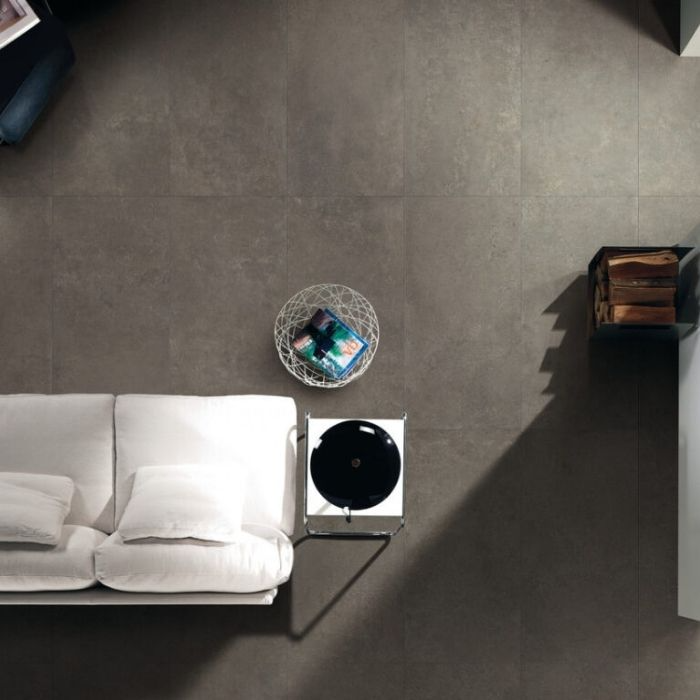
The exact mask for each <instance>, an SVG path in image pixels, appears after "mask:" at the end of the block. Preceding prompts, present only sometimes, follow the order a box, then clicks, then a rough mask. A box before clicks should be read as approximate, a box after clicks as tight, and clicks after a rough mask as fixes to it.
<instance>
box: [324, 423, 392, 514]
mask: <svg viewBox="0 0 700 700" xmlns="http://www.w3.org/2000/svg"><path fill="white" fill-rule="evenodd" d="M400 471H401V457H400V456H399V450H398V448H397V447H396V443H395V442H394V441H393V439H392V438H391V435H389V433H387V432H386V430H384V429H383V428H380V427H379V426H378V425H375V424H374V423H370V422H369V421H364V420H347V421H343V422H342V423H336V424H335V425H334V426H332V427H331V428H328V430H326V432H325V433H323V435H321V439H320V440H319V441H318V443H317V444H316V446H315V447H314V448H313V451H312V452H311V478H312V479H313V482H314V484H315V485H316V488H317V489H318V490H319V492H320V493H321V495H322V496H323V497H324V498H325V499H326V500H327V501H328V502H329V503H332V504H333V505H334V506H338V507H339V508H349V509H350V510H365V509H366V508H372V506H376V505H377V504H378V503H381V502H382V501H383V500H384V499H385V498H386V497H387V496H388V495H389V494H390V493H391V492H392V491H393V490H394V487H395V486H396V484H397V482H398V480H399V473H400Z"/></svg>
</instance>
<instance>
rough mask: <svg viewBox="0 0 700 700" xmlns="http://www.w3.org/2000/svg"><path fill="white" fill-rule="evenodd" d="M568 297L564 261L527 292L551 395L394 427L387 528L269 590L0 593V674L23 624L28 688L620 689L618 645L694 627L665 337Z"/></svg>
mask: <svg viewBox="0 0 700 700" xmlns="http://www.w3.org/2000/svg"><path fill="white" fill-rule="evenodd" d="M584 316H585V279H584V278H583V277H579V278H577V279H575V280H573V281H572V282H571V283H570V284H569V286H568V287H567V288H566V289H565V291H564V292H563V293H562V294H561V295H560V296H559V297H558V298H557V299H556V300H555V301H554V302H553V303H552V304H551V305H550V306H549V307H548V308H547V309H545V310H543V317H547V318H550V317H551V319H552V328H553V329H554V330H555V331H556V333H557V334H558V335H560V337H561V340H560V342H559V344H558V346H556V347H550V348H548V349H547V350H546V352H545V353H544V357H543V360H542V363H541V365H540V367H539V370H538V372H537V374H538V376H539V375H543V374H547V375H549V380H548V382H547V384H546V387H545V388H544V391H543V393H544V394H545V395H547V396H549V397H551V400H550V401H549V403H548V404H547V405H546V406H545V407H544V408H543V410H542V411H541V412H540V413H539V415H537V417H536V418H535V419H534V420H533V421H532V422H531V423H530V424H529V425H528V426H527V427H526V428H525V429H524V430H523V431H521V433H520V434H514V435H512V437H511V438H509V439H508V440H506V441H505V442H504V443H503V448H502V449H500V447H498V446H496V448H494V450H493V451H492V453H489V451H488V449H487V450H486V452H484V450H483V449H482V448H483V445H482V443H484V442H487V441H488V440H489V439H490V436H489V435H487V434H486V433H481V432H479V431H472V432H469V431H429V430H423V431H416V433H418V435H417V438H419V439H416V440H415V442H413V443H412V442H411V438H410V433H409V448H410V449H411V450H412V456H411V458H410V464H409V474H408V488H409V491H411V492H412V493H411V494H410V496H409V504H411V503H412V504H413V508H414V510H413V512H409V517H408V523H407V528H406V530H405V531H404V532H402V533H401V534H400V535H399V536H398V537H397V538H396V539H395V540H394V541H392V543H391V544H390V545H389V546H388V547H386V545H383V544H382V543H370V544H369V545H363V546H360V545H357V546H356V545H355V544H354V543H353V542H350V543H349V544H348V543H345V544H343V546H342V547H340V546H336V544H335V543H333V542H324V543H322V545H320V548H319V549H318V550H314V552H313V553H312V555H313V556H311V558H310V559H309V562H308V566H302V567H300V569H299V570H295V574H294V576H293V579H292V585H286V586H283V587H282V588H281V589H280V592H279V596H278V598H277V600H276V601H275V603H274V605H272V606H271V607H264V606H251V607H236V606H231V607H226V606H222V607H210V608H208V607H196V606H193V607H172V608H170V607H162V608H160V607H153V608H138V607H134V608H128V607H114V608H109V607H100V608H82V609H81V608H64V609H61V608H55V609H52V610H50V611H47V612H43V611H41V612H37V611H35V610H33V611H27V610H26V609H21V608H15V609H4V610H2V625H1V626H0V628H1V629H2V637H3V647H4V648H5V649H8V651H7V652H6V653H5V659H4V664H3V665H4V667H5V669H4V672H3V683H4V691H3V692H4V693H7V695H6V696H7V697H26V696H27V693H26V688H27V675H28V673H29V672H28V666H27V665H26V664H27V659H33V658H35V657H36V655H37V644H38V645H39V648H42V644H43V645H44V647H43V648H46V647H47V646H48V647H49V648H50V649H51V650H52V651H51V654H50V655H49V656H48V658H46V659H45V662H44V665H42V666H41V668H42V670H41V671H38V672H37V675H36V678H35V679H34V680H33V682H36V683H38V684H39V685H38V686H37V688H38V689H39V688H41V687H42V686H41V683H42V682H43V681H42V674H48V680H47V681H46V682H47V683H48V684H49V686H48V687H49V688H50V690H48V691H47V692H46V693H42V692H39V690H37V693H35V695H34V696H35V697H54V698H57V699H58V698H63V697H72V698H82V697H95V696H97V695H99V697H101V698H102V699H103V700H123V698H125V697H129V698H134V699H135V700H136V699H141V700H145V699H146V698H148V699H152V698H175V697H187V698H204V697H227V698H229V697H252V696H251V695H250V694H249V693H250V692H252V689H256V690H255V692H256V697H285V696H288V697H291V698H324V697H328V694H327V692H328V688H333V689H334V690H333V697H340V698H344V697H348V698H350V697H353V698H354V697H358V693H359V695H360V696H364V697H378V696H380V695H381V697H385V698H403V697H415V698H429V697H440V698H441V699H442V698H449V697H459V698H469V697H475V698H477V697H478V698H481V697H486V696H487V694H486V693H487V689H488V694H489V695H490V694H491V693H492V694H493V695H497V696H499V697H500V696H503V697H510V696H513V697H516V696H519V694H520V693H523V694H524V696H527V697H552V692H553V690H554V689H556V690H557V691H558V692H559V693H560V696H561V697H564V696H566V697H567V698H572V699H573V698H579V697H580V698H586V699H587V700H589V699H592V698H601V699H602V698H609V697H616V698H620V699H623V698H626V697H636V695H635V693H636V688H637V680H636V679H637V672H638V669H639V664H638V657H637V654H638V653H639V658H641V659H642V660H643V661H645V660H648V664H650V665H651V666H652V671H653V669H654V668H655V669H656V670H657V671H658V670H659V666H660V665H666V664H667V663H676V664H681V663H683V661H682V660H683V659H684V657H685V656H687V654H688V653H689V652H688V649H689V648H692V646H693V645H694V644H697V640H698V626H697V625H694V624H693V623H689V622H688V621H686V620H680V619H679V618H678V617H677V616H676V611H675V596H676V589H675V585H676V584H675V581H676V577H675V568H676V549H675V547H676V543H675V525H676V517H677V510H676V489H677V468H676V465H677V446H676V442H675V437H676V431H677V427H676V422H675V406H676V403H675V402H676V399H677V396H676V387H677V385H676V376H675V372H676V364H675V359H674V358H675V357H676V354H675V345H674V344H673V343H671V344H670V345H669V344H654V343H642V342H641V341H623V342H606V343H595V342H593V343H589V342H588V341H587V339H586V335H585V333H586V330H585V318H584ZM557 337H558V336H557ZM579 426H581V428H580V429H579ZM496 432H498V431H496ZM435 470H440V471H441V477H440V478H439V479H434V480H433V479H431V477H430V475H431V474H433V473H435ZM424 492H425V493H426V494H429V495H430V494H432V495H431V496H430V498H431V499H432V500H430V499H429V500H425V501H423V500H421V499H423V498H424ZM457 496H458V497H457ZM426 498H427V496H426ZM421 503H425V506H426V507H425V508H421V507H420V504H421ZM445 503H452V504H454V505H452V506H450V507H449V508H448V507H445V505H444V504H445ZM409 507H410V506H409ZM306 547H307V543H306V542H304V543H303V544H302V545H301V546H300V547H299V548H298V553H299V552H301V550H303V549H304V548H306ZM404 549H405V556H404ZM302 558H303V557H302ZM299 607H301V608H302V610H301V611H300V610H299V609H297V608H299ZM638 626H639V636H638ZM49 640H50V641H49ZM239 640H240V642H241V643H242V644H243V643H244V644H245V650H242V651H241V652H240V653H237V651H238V648H239V647H238V643H239ZM302 640H303V641H302ZM669 640H672V642H670V641H669ZM669 650H672V655H673V658H669ZM39 653H40V654H41V652H39ZM222 656H223V659H224V660H223V661H222V660H221V658H222ZM13 659H14V661H13ZM270 659H274V663H271V661H270ZM377 659H380V660H381V663H379V664H377ZM217 663H219V664H220V666H218V667H217V673H216V674H214V675H213V677H212V675H211V674H212V665H214V664H217ZM654 664H655V666H654ZM360 667H361V668H363V669H364V670H363V673H362V674H358V677H357V678H354V679H353V683H352V684H345V685H343V684H340V685H339V683H338V679H339V677H340V676H341V674H343V673H345V674H347V673H348V672H350V670H351V669H356V668H360ZM48 669H51V670H50V672H49V670H48ZM445 669H449V673H446V672H445ZM455 669H457V671H456V670H455ZM459 669H462V671H461V672H459ZM460 673H461V675H460ZM208 674H209V675H208ZM404 674H408V678H406V677H405V675H404ZM642 677H643V674H642ZM659 678H661V679H662V680H661V681H659ZM663 678H664V676H663V674H659V673H656V674H655V681H654V682H655V684H656V685H655V688H656V690H657V691H658V692H659V693H661V694H657V695H656V697H665V695H663V687H662V685H663V683H662V681H663ZM252 679H255V680H252ZM212 684H213V685H212ZM287 684H288V695H287ZM214 687H215V689H216V690H214ZM189 688H192V692H189V690H188V689H189ZM265 688H266V689H267V691H265V692H263V690H262V689H265ZM409 689H410V692H411V693H413V694H412V695H410V694H409ZM15 691H17V692H16V693H15V694H14V695H13V693H14V692H15ZM258 691H260V692H259V693H258ZM247 693H248V694H247ZM373 693H374V695H373ZM499 694H500V695H499Z"/></svg>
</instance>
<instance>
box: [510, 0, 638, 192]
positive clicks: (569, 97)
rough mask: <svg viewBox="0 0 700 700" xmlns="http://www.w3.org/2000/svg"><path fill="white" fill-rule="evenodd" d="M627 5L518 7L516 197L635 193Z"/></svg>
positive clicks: (633, 44) (632, 57)
mask: <svg viewBox="0 0 700 700" xmlns="http://www.w3.org/2000/svg"><path fill="white" fill-rule="evenodd" d="M625 14H627V15H629V14H633V15H635V16H636V2H635V0H612V1H611V2H607V3H603V2H598V1H597V0H583V1H582V0H560V1H559V2H554V3H553V2H548V0H523V35H522V36H523V49H522V50H523V88H522V89H523V135H522V138H523V194H528V195H547V194H558V195H634V194H637V167H638V165H637V161H638V158H637V155H638V154H637V31H636V26H632V25H631V23H630V22H629V21H626V20H625V19H624V18H623V17H621V15H625Z"/></svg>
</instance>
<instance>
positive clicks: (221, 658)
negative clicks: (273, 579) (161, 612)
mask: <svg viewBox="0 0 700 700" xmlns="http://www.w3.org/2000/svg"><path fill="white" fill-rule="evenodd" d="M282 597H283V593H282V592H280V594H279V595H278V598H277V599H276V600H275V605H274V606H273V607H264V608H260V607H257V609H255V608H246V607H245V606H230V607H226V608H218V609H217V608H215V607H213V606H212V607H207V608H199V609H197V607H196V606H195V607H190V608H187V609H186V610H184V611H182V612H181V614H178V615H175V616H173V624H172V631H173V635H174V637H175V638H177V639H179V640H181V641H180V643H179V644H178V645H177V647H176V648H174V649H173V650H172V658H171V660H170V662H169V664H168V666H169V672H170V673H172V674H173V675H174V676H175V678H178V677H179V679H180V682H177V681H175V682H174V683H173V684H172V685H173V686H174V687H173V690H172V691H171V692H170V693H169V694H168V695H167V697H168V698H172V700H210V699H211V700H219V699H220V700H233V699H240V700H246V699H247V698H260V700H278V699H279V698H285V697H287V695H286V687H287V652H288V648H289V644H290V642H289V640H288V637H287V631H288V629H289V627H288V626H289V619H288V605H287V604H286V603H285V602H284V601H283V600H281V598H282ZM192 659H196V660H197V661H198V662H197V663H192Z"/></svg>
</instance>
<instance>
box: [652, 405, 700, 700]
mask: <svg viewBox="0 0 700 700" xmlns="http://www.w3.org/2000/svg"><path fill="white" fill-rule="evenodd" d="M640 401H641V397H640ZM640 405H641V404H640ZM677 551H678V431H677V429H676V430H668V429H664V428H663V427H660V428H656V429H652V426H651V424H649V423H647V425H646V430H641V431H640V441H639V559H640V561H639V697H640V700H657V699H664V700H666V699H667V698H668V699H670V698H674V699H675V698H677V699H678V700H686V699H688V700H689V699H690V698H694V697H698V696H699V695H700V629H698V624H697V622H694V621H691V620H687V619H684V618H682V617H678V598H677V595H678V556H677Z"/></svg>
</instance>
